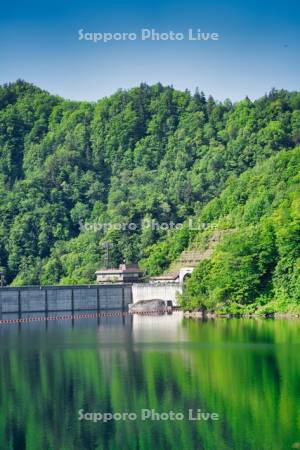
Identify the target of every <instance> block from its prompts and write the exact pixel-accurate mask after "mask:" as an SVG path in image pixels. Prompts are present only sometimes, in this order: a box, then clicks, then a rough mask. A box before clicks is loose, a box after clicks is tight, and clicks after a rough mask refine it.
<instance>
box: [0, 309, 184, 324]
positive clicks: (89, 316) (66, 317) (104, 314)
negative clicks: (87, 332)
mask: <svg viewBox="0 0 300 450" xmlns="http://www.w3.org/2000/svg"><path fill="white" fill-rule="evenodd" d="M178 310H179V308H173V309H172V311H178ZM166 312H168V309H157V310H155V311H145V312H130V311H114V312H99V313H85V314H64V315H62V316H38V317H19V318H18V319H1V320H0V325H7V324H20V323H31V322H48V321H51V320H80V319H96V318H98V317H117V316H133V315H134V314H137V315H140V316H149V315H153V314H164V313H166Z"/></svg>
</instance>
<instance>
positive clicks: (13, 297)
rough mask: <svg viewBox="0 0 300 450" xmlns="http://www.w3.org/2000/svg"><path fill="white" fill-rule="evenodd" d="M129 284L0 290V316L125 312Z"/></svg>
mask: <svg viewBox="0 0 300 450" xmlns="http://www.w3.org/2000/svg"><path fill="white" fill-rule="evenodd" d="M129 303H132V286H131V284H125V283H124V284H109V285H96V284H95V285H74V286H22V287H2V288H0V316H1V314H5V313H11V314H13V313H17V314H19V315H21V314H23V313H35V312H43V313H45V314H48V313H51V312H59V311H72V312H74V311H83V310H85V311H88V310H92V311H101V310H111V309H112V310H114V309H116V310H127V308H128V304H129Z"/></svg>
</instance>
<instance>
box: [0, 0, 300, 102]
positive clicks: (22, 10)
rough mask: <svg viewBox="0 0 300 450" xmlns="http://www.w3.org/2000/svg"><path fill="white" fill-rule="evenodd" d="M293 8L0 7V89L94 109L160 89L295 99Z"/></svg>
mask: <svg viewBox="0 0 300 450" xmlns="http://www.w3.org/2000/svg"><path fill="white" fill-rule="evenodd" d="M299 23H300V2H299V0H295V1H294V0H292V1H290V0H287V1H278V0H272V1H270V0H266V1H261V0H260V1H259V0H244V1H241V0H239V1H238V0H226V1H225V0H216V1H213V2H212V1H209V0H207V1H205V2H204V1H202V0H199V1H194V0H184V1H183V0H181V1H178V0H173V1H172V2H171V1H163V0H161V1H157V0H154V1H151V2H149V1H139V2H137V1H131V2H127V3H124V2H121V1H120V0H112V1H111V2H103V1H95V0H85V1H78V0H72V1H71V0H69V1H67V0H59V1H58V0H52V1H51V2H50V1H48V0H45V1H41V0H39V1H36V0H34V1H33V0H28V1H26V2H24V1H20V0H18V1H15V2H12V1H10V2H7V1H6V2H5V1H3V2H2V7H1V15H0V64H1V70H0V83H1V84H2V83H7V82H10V81H14V80H16V79H17V78H22V79H25V80H26V81H30V82H32V83H35V84H37V85H38V86H40V87H42V88H44V89H46V90H48V91H50V92H51V93H53V94H59V95H61V96H63V97H65V98H71V99H77V100H97V99H98V98H101V97H103V96H106V95H110V94H112V93H113V92H115V91H116V90H117V89H118V88H129V87H133V86H136V85H139V84H140V83H141V82H147V83H149V84H153V83H156V82H158V81H160V82H161V83H163V84H173V85H174V87H176V88H178V89H186V88H187V89H190V90H191V91H194V89H195V88H196V87H197V86H198V87H199V88H200V90H203V91H204V92H205V93H206V94H211V95H213V96H214V97H215V98H217V99H220V100H223V99H224V98H231V99H232V100H238V99H241V98H243V97H245V96H246V95H248V96H249V97H251V98H257V97H259V96H261V95H263V94H264V93H265V92H267V91H268V90H270V89H271V88H272V87H276V88H285V89H289V90H299V87H300V86H299V84H300V75H299V74H300V58H299V56H300V55H299V53H300V52H299V50H300V27H299ZM82 28H83V29H84V30H85V31H91V32H133V33H136V34H137V35H138V36H139V33H140V30H141V29H142V28H155V29H156V30H158V31H160V32H168V31H169V30H172V31H175V32H182V33H184V34H185V35H186V33H187V29H188V28H193V29H197V28H200V29H201V30H202V31H205V32H217V33H219V35H220V39H219V41H209V42H192V41H188V39H184V40H183V41H144V42H143V41H141V40H140V39H137V40H136V41H113V42H109V43H107V44H103V42H98V43H97V44H94V43H92V42H87V41H79V39H78V30H79V29H82Z"/></svg>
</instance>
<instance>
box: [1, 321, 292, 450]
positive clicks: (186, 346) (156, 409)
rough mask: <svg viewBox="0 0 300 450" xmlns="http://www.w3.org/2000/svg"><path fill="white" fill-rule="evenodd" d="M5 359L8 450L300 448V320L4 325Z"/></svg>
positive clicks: (3, 393) (3, 428)
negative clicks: (104, 419)
mask: <svg viewBox="0 0 300 450" xmlns="http://www.w3.org/2000/svg"><path fill="white" fill-rule="evenodd" d="M0 356H1V363H0V448H1V450H15V449H16V450H23V449H24V450H25V449H26V450H50V449H51V450H85V449H87V450H89V449H91V450H92V449H93V450H94V449H97V450H118V449H120V450H127V449H128V450H177V449H178V450H193V449H197V450H198V449H204V450H223V449H224V450H252V449H255V450H285V449H291V448H300V321H297V320H271V319H260V320H255V319H217V320H215V321H213V320H209V321H205V322H202V321H194V320H190V319H184V318H183V317H182V315H181V313H173V314H172V315H163V316H151V317H141V316H134V317H106V318H101V319H100V320H99V319H86V320H78V321H74V322H71V321H57V322H49V323H47V324H45V323H32V324H23V325H1V326H0ZM147 410H153V411H152V412H151V411H147ZM189 410H191V411H192V417H190V418H189V416H188V412H189ZM197 410H200V411H197ZM172 412H173V417H174V414H177V416H176V418H177V420H171V417H172ZM197 412H198V413H199V415H198V416H197ZM91 413H97V414H98V415H92V414H91ZM104 413H106V414H116V416H114V420H108V421H107V422H104V421H103V418H104ZM124 413H125V414H126V413H130V414H131V416H130V417H131V420H130V419H129V418H128V416H126V417H124V416H123V417H122V419H121V420H115V419H118V418H119V417H120V414H124ZM162 413H165V414H164V415H163V414H162ZM101 414H102V416H101ZM118 414H119V415H118ZM142 414H143V416H142ZM150 414H151V416H150ZM157 414H159V415H160V416H159V417H160V418H161V417H164V418H166V417H168V420H154V419H156V418H157ZM201 414H202V415H201ZM82 416H84V418H82ZM105 417H106V418H107V419H109V417H110V416H105ZM79 418H81V420H79ZM91 418H92V419H95V420H96V419H97V420H98V421H97V422H93V421H91V420H86V419H91ZM142 418H143V419H145V420H142ZM195 418H198V419H199V420H190V419H195ZM100 419H102V420H100ZM123 419H124V420H123Z"/></svg>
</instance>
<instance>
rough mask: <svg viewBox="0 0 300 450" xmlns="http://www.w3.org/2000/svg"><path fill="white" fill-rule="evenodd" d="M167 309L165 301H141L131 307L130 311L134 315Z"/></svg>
mask: <svg viewBox="0 0 300 450" xmlns="http://www.w3.org/2000/svg"><path fill="white" fill-rule="evenodd" d="M165 309H166V304H165V302H164V301H163V300H158V299H153V300H140V301H138V302H136V303H132V304H131V305H129V311H130V312H132V313H139V312H156V311H162V310H165Z"/></svg>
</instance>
